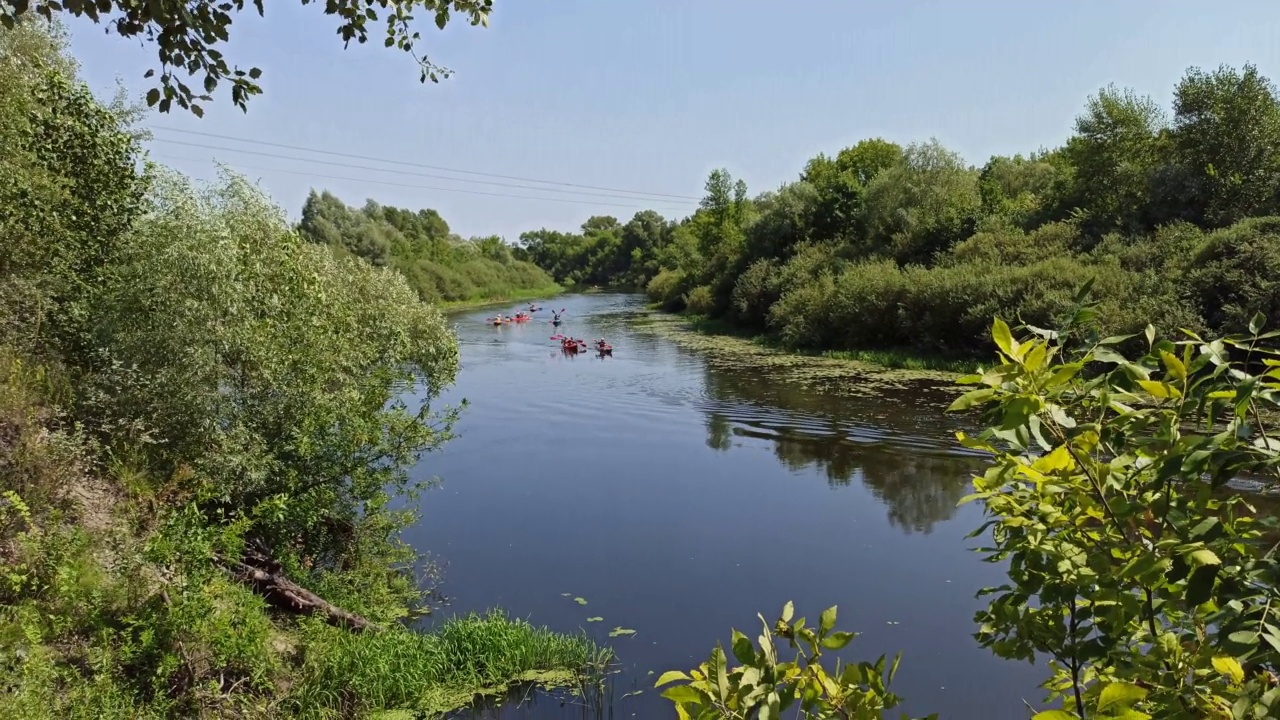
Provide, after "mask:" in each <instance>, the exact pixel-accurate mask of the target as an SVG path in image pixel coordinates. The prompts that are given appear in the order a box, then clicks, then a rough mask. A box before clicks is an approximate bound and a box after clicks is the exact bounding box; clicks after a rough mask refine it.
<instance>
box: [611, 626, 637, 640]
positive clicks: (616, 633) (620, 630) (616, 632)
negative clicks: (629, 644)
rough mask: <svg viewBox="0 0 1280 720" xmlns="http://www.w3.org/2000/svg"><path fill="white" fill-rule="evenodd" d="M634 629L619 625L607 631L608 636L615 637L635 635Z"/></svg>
mask: <svg viewBox="0 0 1280 720" xmlns="http://www.w3.org/2000/svg"><path fill="white" fill-rule="evenodd" d="M635 634H636V631H635V630H632V629H630V628H624V627H622V626H621V625H619V626H618V627H616V628H614V629H612V630H610V631H609V637H611V638H616V637H621V636H623V635H635Z"/></svg>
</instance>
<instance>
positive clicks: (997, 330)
mask: <svg viewBox="0 0 1280 720" xmlns="http://www.w3.org/2000/svg"><path fill="white" fill-rule="evenodd" d="M991 339H993V340H995V341H996V347H998V348H1000V350H1001V352H1003V353H1004V354H1005V355H1007V356H1009V357H1010V358H1016V357H1017V351H1018V343H1017V341H1016V340H1014V339H1013V333H1011V332H1009V326H1008V325H1007V324H1006V323H1005V321H1003V320H1001V319H1000V318H996V319H995V320H994V321H993V322H992V323H991Z"/></svg>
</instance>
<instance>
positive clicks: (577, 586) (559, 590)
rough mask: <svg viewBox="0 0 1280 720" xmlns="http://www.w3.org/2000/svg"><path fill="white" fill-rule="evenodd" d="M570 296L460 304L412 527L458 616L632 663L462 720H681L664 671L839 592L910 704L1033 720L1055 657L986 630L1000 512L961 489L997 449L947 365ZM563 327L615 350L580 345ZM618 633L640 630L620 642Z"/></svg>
mask: <svg viewBox="0 0 1280 720" xmlns="http://www.w3.org/2000/svg"><path fill="white" fill-rule="evenodd" d="M555 302H556V305H557V307H565V308H567V312H566V314H565V322H564V324H563V325H562V326H561V327H559V328H552V326H550V325H549V324H547V323H542V324H538V323H536V322H535V323H529V324H526V325H524V326H503V327H498V328H494V327H485V326H483V324H482V323H481V320H482V319H483V317H484V315H485V313H483V312H478V313H463V314H459V315H455V316H454V321H455V323H456V325H457V328H458V333H459V339H460V343H461V346H462V371H461V373H460V375H459V378H458V382H457V385H456V387H454V388H452V389H451V390H449V391H448V393H446V397H445V398H443V400H444V401H446V402H450V403H452V402H456V401H457V400H458V399H461V398H463V397H465V398H467V399H468V401H469V407H468V408H467V410H466V411H465V412H464V414H463V417H462V419H461V421H460V422H459V424H458V426H457V428H456V429H457V431H458V434H459V437H458V438H457V439H455V440H453V441H451V442H450V443H449V445H447V446H446V447H445V449H444V450H443V451H442V452H440V453H438V454H432V455H430V456H428V457H427V458H424V462H423V464H422V465H421V466H420V468H419V469H418V472H419V473H420V474H422V475H423V476H431V475H439V476H440V477H441V478H442V479H443V485H442V486H441V487H440V488H438V489H437V490H433V491H432V492H431V493H429V494H428V495H427V496H425V497H424V502H423V518H422V521H421V523H419V524H418V525H417V526H415V527H414V528H412V529H411V530H410V531H409V532H407V533H406V540H407V541H409V542H410V543H411V544H413V545H415V546H416V547H418V548H420V549H422V550H425V551H428V552H430V553H431V554H433V555H434V556H436V557H439V558H441V559H442V560H443V561H444V562H446V563H447V564H448V569H447V572H446V574H445V577H444V587H443V590H444V592H445V594H447V595H448V596H449V597H450V598H451V601H452V602H451V605H450V606H449V607H447V608H444V609H443V610H442V612H441V613H439V614H438V615H437V616H442V615H448V614H452V613H454V612H457V613H466V612H469V611H472V610H480V611H482V610H484V609H487V608H490V607H502V608H504V609H506V610H507V611H508V612H510V613H511V614H513V615H515V616H519V617H523V618H527V619H529V620H530V621H531V622H533V623H535V624H539V625H548V626H550V627H551V628H553V629H555V630H560V631H566V632H573V631H578V630H584V631H586V632H588V633H590V634H591V636H592V637H595V638H596V639H597V641H598V642H601V643H603V644H608V645H610V646H612V647H613V648H614V649H615V651H616V653H617V655H618V658H619V664H618V666H617V668H616V670H617V674H615V675H613V676H611V679H610V682H609V684H608V685H607V686H606V688H605V689H604V691H602V692H601V693H597V694H595V695H594V696H591V697H585V698H584V697H582V696H581V695H579V696H576V697H575V696H571V695H566V694H563V693H551V694H545V693H536V692H535V693H527V694H521V695H520V696H519V697H514V698H508V699H507V701H506V702H505V703H504V704H502V705H501V706H498V707H495V706H494V705H493V704H492V703H490V704H488V705H486V706H484V707H481V708H477V709H475V710H473V711H471V712H470V713H469V714H466V713H464V714H461V715H459V717H474V718H484V719H486V720H489V719H493V718H502V719H503V720H524V719H528V720H534V719H541V718H548V719H550V718H612V717H625V718H633V717H638V718H670V717H674V712H673V710H672V708H671V706H670V704H669V703H668V702H667V701H666V700H664V699H662V698H661V697H660V696H659V692H658V691H656V690H654V689H653V687H652V684H653V680H654V678H655V677H656V675H657V674H660V673H662V672H663V671H666V670H671V669H677V668H679V669H688V668H690V667H693V666H695V665H697V663H699V662H701V661H702V660H704V659H706V654H707V653H708V652H709V651H710V649H711V648H712V647H713V646H714V645H715V644H716V642H717V641H721V642H727V640H728V634H729V629H730V628H735V627H736V628H738V629H740V630H743V631H747V632H748V634H750V635H754V634H755V632H752V630H753V627H754V626H755V624H756V623H757V622H758V621H757V620H756V613H757V612H762V613H764V614H765V615H766V617H771V616H772V615H773V614H774V613H776V612H777V611H778V609H779V608H780V607H781V606H782V604H783V603H784V602H785V601H787V600H795V602H796V604H797V610H798V612H800V613H801V614H805V613H807V614H809V615H810V616H814V615H816V613H817V612H820V611H821V609H822V608H824V607H827V606H829V605H832V604H838V605H839V607H840V623H839V624H840V626H841V627H842V628H843V629H848V630H856V631H859V632H860V633H861V635H860V636H859V638H858V639H857V640H856V641H855V642H854V643H853V645H852V646H851V647H850V653H849V655H848V656H847V657H848V658H854V657H857V658H863V659H866V658H872V659H873V658H874V657H876V656H877V655H879V654H881V653H887V654H889V655H892V654H893V653H896V652H898V651H902V653H903V663H902V670H901V672H900V673H899V675H898V681H897V682H896V683H895V685H896V687H895V689H896V691H897V692H898V693H899V694H900V695H902V696H904V697H906V698H907V700H908V705H907V707H905V708H903V709H904V710H905V711H906V712H909V713H912V714H917V715H924V714H927V713H929V712H934V711H937V712H940V713H941V714H942V717H944V718H952V717H955V718H969V717H974V718H977V717H981V718H991V719H992V720H1003V719H1004V718H1024V717H1025V716H1026V714H1025V710H1024V706H1023V704H1022V699H1023V698H1028V699H1031V700H1032V701H1035V700H1038V699H1039V698H1040V696H1041V693H1040V692H1039V691H1038V690H1037V689H1036V688H1035V686H1036V684H1037V682H1038V681H1039V680H1040V679H1041V675H1042V673H1041V671H1040V670H1039V669H1037V668H1031V667H1028V666H1026V665H1016V664H1012V663H1006V662H1003V661H1000V660H998V659H996V658H994V657H992V656H991V655H990V654H989V653H987V652H986V651H984V650H982V649H981V648H979V647H978V646H977V645H976V643H975V642H974V641H973V639H972V637H971V634H972V632H973V631H974V627H973V613H974V611H975V610H976V609H977V608H978V607H979V605H980V603H979V601H976V600H975V599H974V593H975V591H976V590H977V589H979V588H980V587H982V586H986V585H994V584H998V583H999V582H1000V581H1001V580H1002V579H1003V573H1002V572H1001V570H1000V568H999V567H996V566H994V565H990V564H987V563H984V562H982V561H981V558H980V557H979V556H977V555H976V554H975V553H973V552H972V551H971V550H970V547H971V545H970V544H969V542H968V541H966V539H965V535H966V534H967V533H968V531H969V530H971V529H973V528H974V527H977V526H978V525H980V524H981V513H980V509H979V508H976V507H974V506H964V507H960V508H957V506H956V503H957V501H958V500H959V499H960V498H961V497H962V496H963V495H964V494H965V493H966V492H967V489H968V487H969V481H970V478H971V476H972V475H973V474H974V473H975V472H977V471H979V470H980V468H981V463H982V459H981V458H979V457H976V456H974V455H973V454H971V453H968V452H966V451H964V450H963V449H961V448H959V447H958V446H957V444H956V443H955V440H954V433H955V431H956V430H958V429H966V430H967V429H969V428H966V427H963V426H962V424H961V422H962V421H961V420H960V419H957V418H954V417H949V416H946V415H945V414H944V413H943V412H942V410H943V408H945V407H946V405H947V403H948V402H949V397H951V396H950V395H949V394H948V392H946V391H944V390H940V389H939V383H938V382H937V381H933V382H930V381H917V380H913V379H904V378H901V377H899V378H894V379H892V380H891V381H880V380H878V379H876V378H872V377H862V376H857V375H848V374H839V373H832V372H830V367H831V366H829V365H824V364H822V363H821V362H817V361H808V360H795V359H793V358H758V357H747V358H741V357H739V358H734V357H730V356H725V355H720V354H717V353H715V352H709V351H707V350H706V349H705V348H696V347H691V346H687V345H686V344H683V343H680V342H675V341H673V339H672V338H671V337H668V336H664V335H662V334H661V333H656V332H654V331H652V329H651V328H646V327H645V325H644V323H643V318H644V317H645V314H644V313H643V312H642V308H643V300H642V299H641V298H638V297H636V296H627V295H609V294H598V295H590V296H566V297H564V298H563V299H557V300H556V301H555ZM489 314H491V311H490V313H489ZM558 333H564V334H566V335H570V336H573V337H581V338H585V339H588V340H593V339H595V338H600V337H603V338H606V339H607V340H608V341H609V342H610V343H612V345H613V347H614V348H615V352H614V355H613V356H612V357H606V358H600V357H598V356H597V355H596V354H595V353H583V354H577V355H566V354H565V353H562V352H561V351H560V349H559V347H558V342H557V341H554V340H552V339H551V337H552V336H553V335H555V334H558ZM575 596H576V597H580V598H581V599H583V600H585V601H587V603H589V604H585V605H583V604H577V603H575V602H574V599H575ZM598 617H602V618H603V620H602V621H600V620H597V621H595V622H590V621H589V620H588V619H589V618H591V619H593V620H594V619H595V618H598ZM616 625H622V626H625V627H628V628H634V629H636V630H637V631H638V632H637V633H636V634H635V635H634V636H630V637H620V638H616V639H613V638H610V637H608V628H611V627H614V626H616ZM635 691H640V693H639V694H630V693H634V692H635Z"/></svg>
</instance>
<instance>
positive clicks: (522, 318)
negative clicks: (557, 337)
mask: <svg viewBox="0 0 1280 720" xmlns="http://www.w3.org/2000/svg"><path fill="white" fill-rule="evenodd" d="M541 309H542V308H540V307H538V306H536V305H530V306H529V309H528V311H524V310H521V311H519V312H517V313H516V314H515V315H507V316H504V315H503V314H502V313H498V314H497V315H496V316H494V317H491V318H485V322H487V323H489V324H490V325H494V326H497V325H510V324H512V323H517V324H518V323H527V322H529V321H530V320H532V319H533V313H535V312H537V311H539V310H541ZM563 312H564V308H561V309H560V312H556V311H555V310H552V311H551V324H552V325H555V326H557V327H558V326H559V325H560V323H561V322H562V321H561V320H560V314H561V313H563Z"/></svg>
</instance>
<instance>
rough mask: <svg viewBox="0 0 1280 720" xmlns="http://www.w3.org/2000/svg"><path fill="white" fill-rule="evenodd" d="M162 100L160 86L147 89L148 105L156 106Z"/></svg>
mask: <svg viewBox="0 0 1280 720" xmlns="http://www.w3.org/2000/svg"><path fill="white" fill-rule="evenodd" d="M158 102H160V88H151V89H150V90H148V91H147V107H154V106H155V104H156V103H158Z"/></svg>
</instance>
